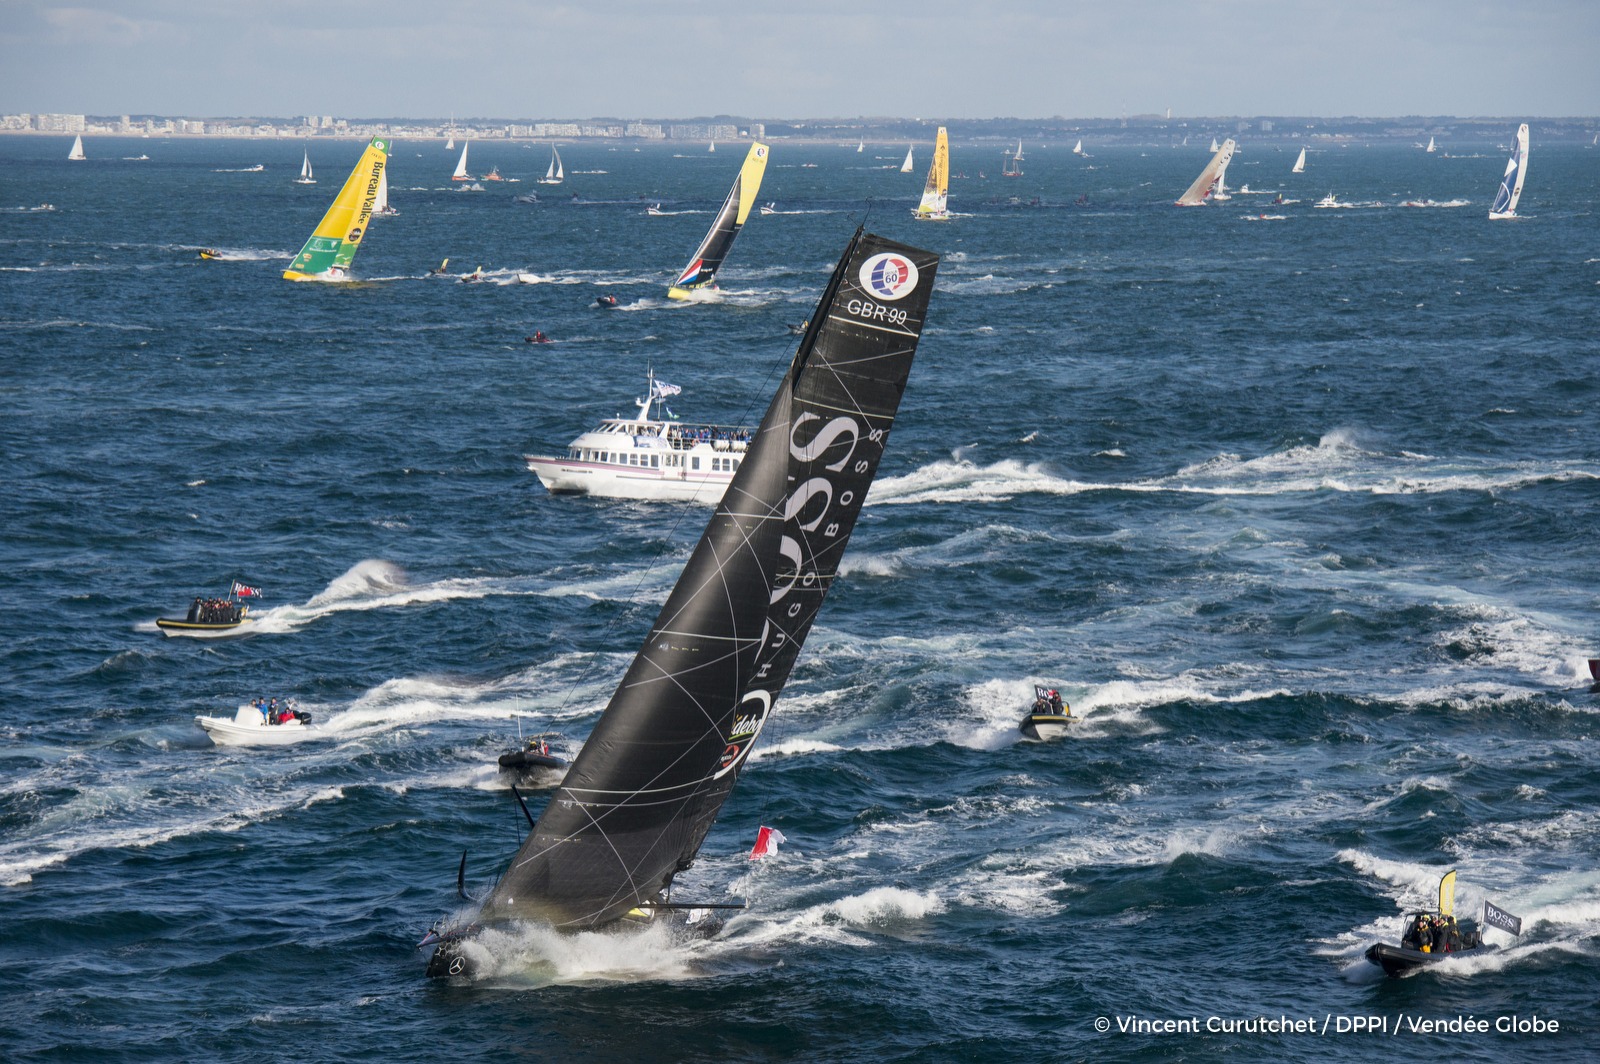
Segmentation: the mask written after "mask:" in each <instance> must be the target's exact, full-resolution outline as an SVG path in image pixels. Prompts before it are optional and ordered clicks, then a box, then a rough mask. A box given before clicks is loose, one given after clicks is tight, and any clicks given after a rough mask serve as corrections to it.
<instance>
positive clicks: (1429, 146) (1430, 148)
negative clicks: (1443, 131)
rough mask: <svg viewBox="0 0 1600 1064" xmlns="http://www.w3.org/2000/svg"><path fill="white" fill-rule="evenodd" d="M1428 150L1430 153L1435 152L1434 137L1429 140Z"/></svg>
mask: <svg viewBox="0 0 1600 1064" xmlns="http://www.w3.org/2000/svg"><path fill="white" fill-rule="evenodd" d="M1427 150H1428V151H1433V138H1432V137H1429V138H1428V148H1427Z"/></svg>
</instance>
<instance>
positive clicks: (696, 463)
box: [689, 455, 700, 469]
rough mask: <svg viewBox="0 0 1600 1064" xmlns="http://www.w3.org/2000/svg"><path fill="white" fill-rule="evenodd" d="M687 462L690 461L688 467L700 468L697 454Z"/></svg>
mask: <svg viewBox="0 0 1600 1064" xmlns="http://www.w3.org/2000/svg"><path fill="white" fill-rule="evenodd" d="M689 463H690V464H689V468H690V469H699V468H700V456H699V455H695V456H694V457H693V458H691V459H689Z"/></svg>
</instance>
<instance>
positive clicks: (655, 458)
mask: <svg viewBox="0 0 1600 1064" xmlns="http://www.w3.org/2000/svg"><path fill="white" fill-rule="evenodd" d="M650 468H651V469H660V468H661V456H660V455H655V454H653V455H651V456H650Z"/></svg>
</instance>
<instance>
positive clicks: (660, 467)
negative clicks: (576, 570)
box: [525, 373, 751, 505]
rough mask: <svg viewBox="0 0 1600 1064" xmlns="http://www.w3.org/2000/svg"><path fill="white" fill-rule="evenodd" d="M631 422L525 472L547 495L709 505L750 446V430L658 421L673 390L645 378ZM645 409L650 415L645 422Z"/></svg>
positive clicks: (614, 421) (600, 430)
mask: <svg viewBox="0 0 1600 1064" xmlns="http://www.w3.org/2000/svg"><path fill="white" fill-rule="evenodd" d="M648 379H649V390H648V391H647V392H646V395H645V398H643V399H638V400H635V405H637V406H638V408H639V413H638V416H636V417H631V418H627V417H620V416H619V417H614V418H607V419H606V420H604V421H602V422H601V423H600V424H599V426H598V427H596V428H593V429H590V430H589V431H588V432H585V433H584V434H583V435H581V436H579V437H578V438H577V439H575V440H573V441H572V443H571V444H569V445H568V447H567V454H566V457H564V458H563V457H546V456H542V455H531V454H530V455H526V456H525V457H526V459H527V462H528V469H529V470H530V471H532V472H533V473H534V474H536V475H537V476H538V477H539V482H540V483H541V484H543V485H544V486H545V487H546V488H547V489H549V490H550V491H551V492H553V493H557V494H562V493H577V494H586V495H604V496H608V497H610V498H617V499H678V500H689V501H697V502H702V503H705V504H707V505H714V504H715V503H716V502H717V501H718V500H720V499H721V498H722V494H723V492H724V491H726V490H727V487H728V484H729V483H730V482H731V481H732V480H733V474H734V473H735V472H736V471H737V470H738V468H739V466H740V464H741V463H742V462H743V461H744V456H745V452H746V451H747V450H748V449H749V446H750V436H751V434H750V430H749V429H747V428H739V427H731V426H727V425H699V424H689V423H686V422H682V421H678V420H676V419H674V418H672V417H671V416H670V415H669V416H667V417H662V416H661V412H662V409H664V408H665V405H666V399H667V397H668V396H671V395H676V394H678V393H679V392H681V391H682V389H681V388H679V387H678V386H677V385H673V384H667V383H665V382H664V381H660V380H657V379H656V377H655V374H654V373H651V374H650V375H649V378H648ZM652 408H660V409H657V410H656V411H655V412H656V416H655V417H652V416H651V413H652Z"/></svg>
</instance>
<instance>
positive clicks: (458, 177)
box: [450, 140, 472, 181]
mask: <svg viewBox="0 0 1600 1064" xmlns="http://www.w3.org/2000/svg"><path fill="white" fill-rule="evenodd" d="M470 147H472V141H470V140H469V141H465V142H464V143H463V144H462V145H461V158H460V159H458V160H456V172H455V173H453V174H451V175H450V180H452V181H471V180H472V177H471V176H470V175H469V174H468V173H467V149H468V148H470Z"/></svg>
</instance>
